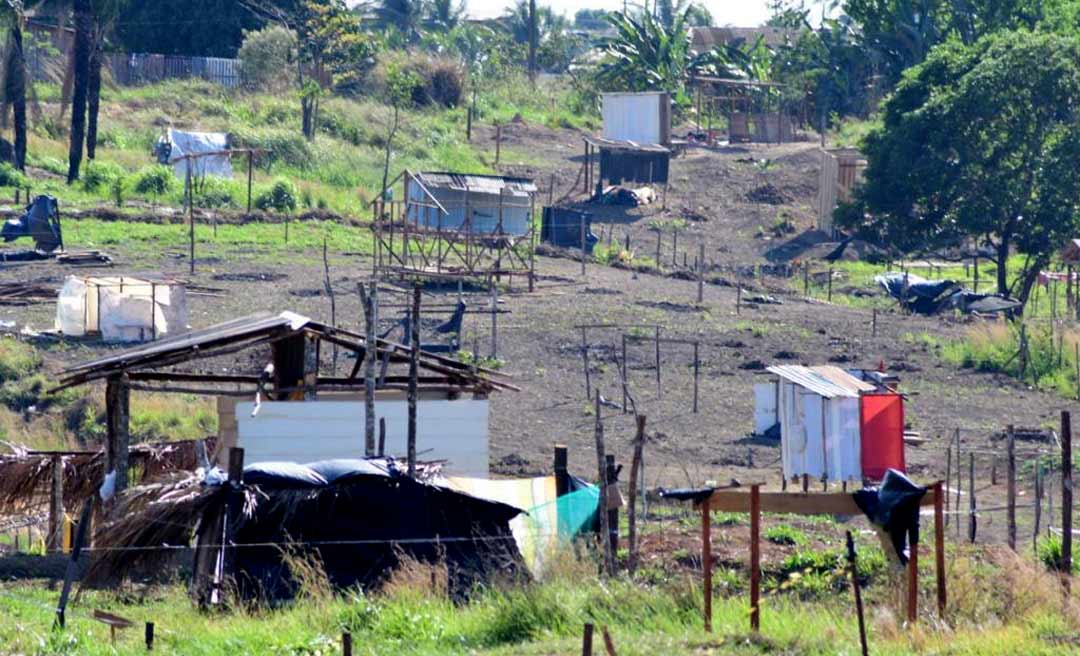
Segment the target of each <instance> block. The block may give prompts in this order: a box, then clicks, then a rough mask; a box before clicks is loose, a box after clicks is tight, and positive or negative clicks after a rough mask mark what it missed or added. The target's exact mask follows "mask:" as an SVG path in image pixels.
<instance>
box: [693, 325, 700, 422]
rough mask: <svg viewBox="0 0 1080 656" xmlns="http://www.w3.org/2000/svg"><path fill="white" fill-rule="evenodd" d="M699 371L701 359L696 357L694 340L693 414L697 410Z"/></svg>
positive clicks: (696, 347)
mask: <svg viewBox="0 0 1080 656" xmlns="http://www.w3.org/2000/svg"><path fill="white" fill-rule="evenodd" d="M700 373H701V361H700V360H699V359H698V343H697V342H694V414H695V415H696V414H697V412H698V379H699V374H700Z"/></svg>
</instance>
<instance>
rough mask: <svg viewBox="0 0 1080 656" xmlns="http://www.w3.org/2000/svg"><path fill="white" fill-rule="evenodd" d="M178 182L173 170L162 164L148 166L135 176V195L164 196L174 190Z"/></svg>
mask: <svg viewBox="0 0 1080 656" xmlns="http://www.w3.org/2000/svg"><path fill="white" fill-rule="evenodd" d="M178 185H179V181H178V180H177V179H176V176H175V175H173V170H172V169H171V168H169V167H168V166H165V165H164V164H155V165H153V166H148V167H146V168H144V169H143V170H141V171H139V172H138V173H136V174H135V184H134V185H132V187H133V188H134V189H135V193H138V194H149V195H152V196H164V195H165V194H167V193H169V192H171V191H172V190H174V189H176V188H177V186H178Z"/></svg>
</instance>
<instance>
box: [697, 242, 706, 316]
mask: <svg viewBox="0 0 1080 656" xmlns="http://www.w3.org/2000/svg"><path fill="white" fill-rule="evenodd" d="M697 265H698V280H697V302H698V305H701V304H702V303H703V302H704V301H705V242H702V243H700V244H698V262H697Z"/></svg>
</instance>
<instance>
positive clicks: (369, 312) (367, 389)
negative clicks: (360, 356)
mask: <svg viewBox="0 0 1080 656" xmlns="http://www.w3.org/2000/svg"><path fill="white" fill-rule="evenodd" d="M356 286H357V289H359V291H360V301H361V303H362V304H363V308H364V328H365V331H364V334H365V339H364V455H366V456H367V457H369V458H370V457H371V456H373V455H375V361H376V359H377V358H376V355H377V353H376V348H377V344H378V339H377V338H376V330H375V322H376V318H375V308H376V306H377V303H378V301H377V300H376V298H377V297H376V294H378V290H379V286H378V284H377V283H375V282H372V283H371V291H370V292H367V291H365V290H364V283H357V285H356ZM379 455H380V456H381V455H382V449H381V448H380V449H379Z"/></svg>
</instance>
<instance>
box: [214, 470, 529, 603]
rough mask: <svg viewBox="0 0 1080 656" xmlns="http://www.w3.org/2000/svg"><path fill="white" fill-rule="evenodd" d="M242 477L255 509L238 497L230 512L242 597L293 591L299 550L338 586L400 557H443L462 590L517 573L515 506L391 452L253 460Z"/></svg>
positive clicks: (361, 581) (379, 571)
mask: <svg viewBox="0 0 1080 656" xmlns="http://www.w3.org/2000/svg"><path fill="white" fill-rule="evenodd" d="M244 484H245V488H246V489H245V490H241V491H237V494H240V493H246V496H247V498H254V500H255V504H254V508H253V510H251V512H250V513H245V512H243V511H241V510H240V508H241V504H234V507H235V508H236V510H235V511H234V513H233V516H232V521H233V522H234V526H235V529H234V532H233V540H234V542H235V543H236V544H237V545H240V546H239V547H238V548H237V549H236V550H235V561H234V570H233V572H234V575H235V578H236V586H237V591H238V593H239V594H240V596H241V597H242V598H246V599H262V600H269V601H274V600H283V599H290V598H292V597H294V596H295V595H296V593H297V590H298V588H299V583H298V581H297V580H296V578H295V576H294V575H293V573H292V571H291V569H290V565H289V560H290V558H297V557H301V558H303V557H308V556H314V557H316V558H317V559H318V560H319V561H321V564H322V567H323V568H324V570H325V572H326V575H327V577H328V579H329V581H330V583H331V584H332V585H333V586H334V587H335V588H339V589H341V588H347V587H351V586H355V585H360V586H363V587H365V588H370V587H372V586H377V585H379V584H380V583H381V582H383V581H385V580H386V578H387V577H388V576H389V575H390V574H391V573H392V572H393V571H394V569H395V568H396V567H397V566H398V565H399V564H401V562H402V560H403V559H413V560H416V561H419V562H424V563H437V562H440V563H445V564H446V567H447V571H448V574H449V583H450V586H451V590H452V592H454V593H455V594H458V595H463V594H467V593H468V591H469V590H470V589H472V588H473V587H474V586H475V584H476V583H478V582H481V581H485V580H489V579H490V578H492V577H493V576H495V575H497V574H508V575H517V574H519V573H520V572H521V571H523V569H522V566H521V555H520V553H519V552H518V550H517V546H516V544H515V542H514V539H513V535H512V534H511V532H510V527H509V522H510V520H511V519H513V518H514V517H515V516H516V515H518V514H519V513H520V512H521V510H519V509H517V508H514V507H512V506H508V505H506V504H502V503H497V502H493V501H488V500H485V499H479V498H476V497H473V496H470V495H468V494H464V493H461V492H458V491H456V490H452V489H448V488H444V487H441V486H438V485H433V484H430V483H425V482H421V481H417V480H414V479H412V478H409V477H408V476H406V475H405V474H404V473H403V472H401V471H399V470H398V469H397V468H396V467H395V466H394V465H393V462H392V461H390V460H387V459H371V460H328V461H321V462H316V463H311V464H307V465H300V464H295V463H256V464H252V465H250V466H248V467H246V468H245V470H244ZM290 543H292V544H294V545H295V546H294V547H289V546H288V545H289V544H290ZM243 545H252V546H246V547H245V546H243Z"/></svg>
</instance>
